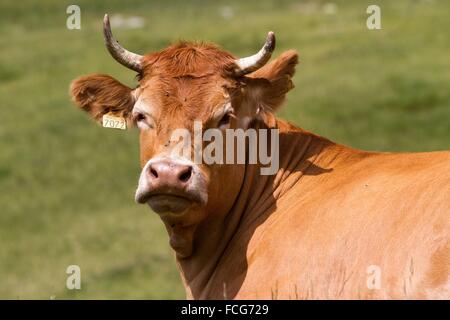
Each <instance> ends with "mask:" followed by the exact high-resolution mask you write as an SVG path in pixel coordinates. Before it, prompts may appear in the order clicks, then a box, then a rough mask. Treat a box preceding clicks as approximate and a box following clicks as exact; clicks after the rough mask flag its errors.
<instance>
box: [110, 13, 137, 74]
mask: <svg viewBox="0 0 450 320" xmlns="http://www.w3.org/2000/svg"><path fill="white" fill-rule="evenodd" d="M103 36H104V37H105V44H106V48H107V49H108V51H109V53H110V54H111V56H112V57H113V58H114V59H115V60H116V61H117V62H119V63H120V64H121V65H124V66H125V67H127V68H130V69H132V70H134V71H137V72H141V71H142V63H141V59H142V56H141V55H138V54H136V53H133V52H130V51H128V50H127V49H125V48H124V47H122V46H121V45H120V44H119V42H117V40H116V39H114V37H113V34H112V32H111V25H110V24H109V17H108V15H107V14H105V17H104V18H103Z"/></svg>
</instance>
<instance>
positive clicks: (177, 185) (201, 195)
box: [135, 158, 207, 214]
mask: <svg viewBox="0 0 450 320" xmlns="http://www.w3.org/2000/svg"><path fill="white" fill-rule="evenodd" d="M135 198H136V202H137V203H142V204H143V203H147V204H148V205H149V206H150V207H151V208H152V210H153V211H155V212H156V213H158V214H163V213H174V214H181V213H183V212H185V211H186V210H187V209H188V208H189V207H191V206H192V205H194V204H198V205H205V204H206V200H207V193H206V185H205V179H204V178H203V174H202V173H201V172H200V170H199V169H198V167H197V166H196V165H195V164H193V163H191V162H189V161H184V160H178V159H170V158H160V159H153V160H150V161H149V162H148V163H147V164H146V165H145V166H144V168H143V169H142V172H141V176H140V178H139V185H138V188H137V190H136V196H135Z"/></svg>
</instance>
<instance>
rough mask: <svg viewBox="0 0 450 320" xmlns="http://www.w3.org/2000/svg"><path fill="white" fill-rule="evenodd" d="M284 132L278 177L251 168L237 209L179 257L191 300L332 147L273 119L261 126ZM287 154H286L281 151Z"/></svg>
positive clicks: (203, 229) (202, 231)
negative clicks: (248, 231)
mask: <svg viewBox="0 0 450 320" xmlns="http://www.w3.org/2000/svg"><path fill="white" fill-rule="evenodd" d="M261 125H262V126H265V127H266V128H277V129H279V133H280V135H279V146H280V158H279V170H278V171H277V173H276V174H275V175H266V176H264V175H261V174H260V169H261V167H260V166H259V165H246V166H245V173H244V180H243V183H242V186H241V189H240V192H239V195H238V197H237V198H236V200H235V202H234V204H233V206H232V209H231V210H230V211H229V213H228V214H227V215H226V216H225V217H220V218H217V219H216V220H214V219H209V220H208V222H207V223H206V224H203V225H199V226H198V227H197V230H196V232H195V237H196V239H195V240H194V241H195V243H196V248H195V249H194V250H195V252H194V254H193V255H192V256H190V257H189V258H185V259H182V258H177V263H178V266H179V268H180V272H181V276H182V279H183V282H184V284H185V288H186V292H187V296H188V297H190V298H199V297H202V296H205V294H206V293H205V292H206V291H207V290H208V289H207V288H208V287H209V285H210V280H211V279H212V278H213V276H214V273H215V272H216V269H217V267H218V266H219V265H220V263H221V260H222V259H223V257H224V255H226V253H227V252H228V251H230V248H229V244H230V242H232V240H233V238H236V237H238V236H239V234H241V233H243V232H245V230H246V229H247V228H248V227H249V226H250V225H251V224H254V223H257V222H258V220H262V219H264V220H265V218H266V217H265V215H267V212H269V211H270V210H269V209H270V208H271V207H273V206H275V205H276V202H277V201H278V199H279V198H281V197H282V196H283V195H284V194H285V193H287V192H288V191H289V190H290V188H292V186H294V185H295V184H297V183H298V182H299V180H300V179H301V177H302V176H303V172H305V171H306V170H308V168H309V167H311V166H314V162H315V160H316V159H317V156H318V155H319V154H320V152H321V150H322V149H323V147H324V146H325V145H326V144H329V143H330V142H329V141H328V140H326V139H324V138H321V137H319V136H316V135H314V134H311V133H309V132H307V131H304V130H302V129H300V128H297V127H295V126H293V125H291V124H289V123H287V122H285V121H282V120H279V119H276V118H275V117H274V116H270V115H268V116H267V117H266V118H265V120H264V122H262V123H260V124H259V125H258V124H257V126H261ZM281 150H282V152H281Z"/></svg>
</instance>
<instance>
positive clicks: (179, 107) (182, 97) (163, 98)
mask: <svg viewBox="0 0 450 320" xmlns="http://www.w3.org/2000/svg"><path fill="white" fill-rule="evenodd" d="M226 83H227V81H226V80H225V79H223V78H221V77H218V76H216V75H210V76H204V77H192V76H182V77H162V76H158V77H152V78H150V79H147V81H146V82H144V83H143V84H142V85H141V87H140V89H139V91H140V94H139V98H138V100H137V102H136V104H135V107H134V110H135V111H136V112H144V113H148V114H151V115H152V116H154V117H158V118H159V117H161V116H163V115H166V116H168V115H171V116H182V117H183V118H184V119H185V120H192V121H193V120H202V119H205V118H207V117H208V116H209V115H211V114H212V113H214V111H215V109H217V108H219V107H221V106H222V105H223V104H225V103H226V102H227V101H228V92H227V90H226V89H225V88H224V87H225V86H226ZM165 118H167V119H169V117H165Z"/></svg>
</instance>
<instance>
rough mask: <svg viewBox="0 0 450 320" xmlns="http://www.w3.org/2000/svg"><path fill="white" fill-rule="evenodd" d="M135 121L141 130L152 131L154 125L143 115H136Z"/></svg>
mask: <svg viewBox="0 0 450 320" xmlns="http://www.w3.org/2000/svg"><path fill="white" fill-rule="evenodd" d="M134 120H135V121H136V124H137V126H138V128H139V129H151V128H153V123H152V121H151V119H149V117H147V116H146V115H145V114H143V113H137V114H135V115H134Z"/></svg>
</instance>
